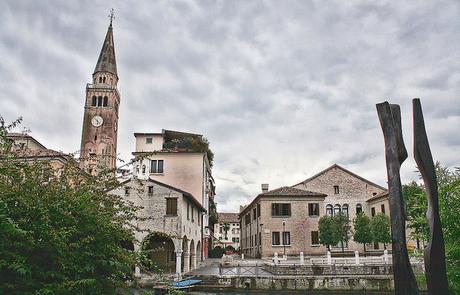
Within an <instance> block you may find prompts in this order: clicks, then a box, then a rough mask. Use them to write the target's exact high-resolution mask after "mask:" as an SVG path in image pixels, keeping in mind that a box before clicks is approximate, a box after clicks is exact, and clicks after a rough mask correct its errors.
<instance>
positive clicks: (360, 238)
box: [353, 212, 372, 252]
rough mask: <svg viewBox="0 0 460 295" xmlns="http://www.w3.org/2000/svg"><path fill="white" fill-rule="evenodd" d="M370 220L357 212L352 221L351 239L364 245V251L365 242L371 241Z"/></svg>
mask: <svg viewBox="0 0 460 295" xmlns="http://www.w3.org/2000/svg"><path fill="white" fill-rule="evenodd" d="M370 223H371V220H370V219H369V217H368V216H367V215H366V214H364V213H362V212H361V213H359V214H358V215H356V218H355V219H354V221H353V225H354V229H355V232H354V235H353V239H354V240H355V241H356V242H358V243H362V244H363V245H364V252H366V244H367V243H371V242H372V230H371V225H370Z"/></svg>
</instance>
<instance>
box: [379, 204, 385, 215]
mask: <svg viewBox="0 0 460 295" xmlns="http://www.w3.org/2000/svg"><path fill="white" fill-rule="evenodd" d="M380 209H382V213H383V214H385V204H382V205H380Z"/></svg>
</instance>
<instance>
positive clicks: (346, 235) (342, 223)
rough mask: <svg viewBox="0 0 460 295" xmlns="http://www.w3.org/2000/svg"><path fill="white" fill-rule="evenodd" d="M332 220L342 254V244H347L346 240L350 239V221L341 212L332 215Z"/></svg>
mask: <svg viewBox="0 0 460 295" xmlns="http://www.w3.org/2000/svg"><path fill="white" fill-rule="evenodd" d="M333 219H334V221H335V223H336V226H337V230H338V236H339V242H340V243H341V245H342V252H343V251H344V244H345V243H346V242H348V240H349V239H350V230H351V226H350V219H349V218H348V216H347V215H346V214H344V213H343V212H339V213H338V214H336V215H334V217H333Z"/></svg>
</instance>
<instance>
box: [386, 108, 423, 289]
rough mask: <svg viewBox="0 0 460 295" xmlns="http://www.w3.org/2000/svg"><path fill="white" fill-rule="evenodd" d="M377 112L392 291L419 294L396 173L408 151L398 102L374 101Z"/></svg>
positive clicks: (398, 171) (400, 188) (397, 173)
mask: <svg viewBox="0 0 460 295" xmlns="http://www.w3.org/2000/svg"><path fill="white" fill-rule="evenodd" d="M377 112H378V115H379V119H380V125H381V127H382V130H383V136H384V139H385V158H386V165H387V176H388V188H389V201H390V212H391V239H392V250H393V276H394V285H395V294H398V295H399V294H405V295H412V294H419V290H418V286H417V282H416V281H415V276H414V273H413V271H412V267H411V265H410V262H409V255H408V253H407V247H406V213H405V206H404V197H403V193H402V187H401V177H400V174H399V173H400V168H401V164H402V163H403V162H404V161H405V160H406V159H407V151H406V148H405V146H404V141H403V137H402V128H401V111H400V108H399V106H398V105H395V104H389V103H388V102H383V103H379V104H377Z"/></svg>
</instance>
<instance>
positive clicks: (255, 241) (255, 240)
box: [254, 234, 257, 246]
mask: <svg viewBox="0 0 460 295" xmlns="http://www.w3.org/2000/svg"><path fill="white" fill-rule="evenodd" d="M254 246H257V234H255V235H254Z"/></svg>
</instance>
